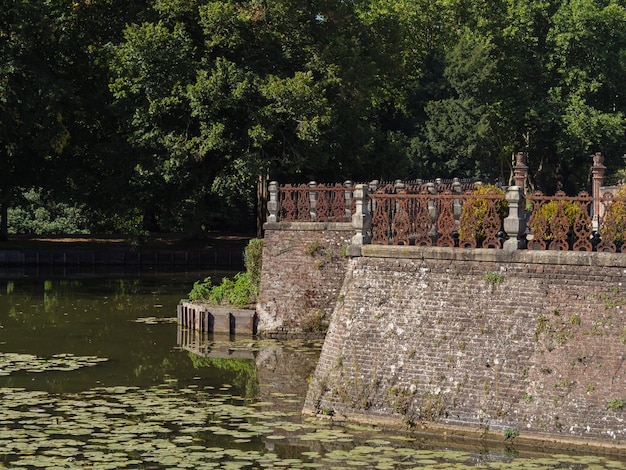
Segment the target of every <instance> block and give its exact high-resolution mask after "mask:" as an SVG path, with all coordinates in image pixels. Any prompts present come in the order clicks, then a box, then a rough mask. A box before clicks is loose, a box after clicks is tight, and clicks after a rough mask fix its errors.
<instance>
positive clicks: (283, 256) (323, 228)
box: [256, 222, 354, 336]
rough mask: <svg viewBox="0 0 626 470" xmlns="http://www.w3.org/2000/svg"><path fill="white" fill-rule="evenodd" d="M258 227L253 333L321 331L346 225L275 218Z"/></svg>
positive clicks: (342, 260) (338, 277)
mask: <svg viewBox="0 0 626 470" xmlns="http://www.w3.org/2000/svg"><path fill="white" fill-rule="evenodd" d="M264 228H265V241H264V245H263V273H262V276H261V284H260V291H259V300H258V302H257V307H256V311H257V314H258V317H259V323H258V330H257V331H258V333H259V334H260V335H265V336H282V335H290V336H293V335H297V334H300V333H307V334H315V333H318V334H323V333H324V332H325V331H326V328H327V327H328V324H329V322H330V317H331V314H332V311H333V309H334V307H335V303H336V301H337V299H338V297H339V290H340V289H341V286H342V284H343V278H344V276H345V273H346V268H347V263H348V258H347V257H346V256H345V250H346V248H347V245H348V243H349V241H350V238H351V237H352V236H353V235H354V230H353V228H352V225H351V224H348V223H307V222H292V223H289V222H281V223H276V224H265V227H264Z"/></svg>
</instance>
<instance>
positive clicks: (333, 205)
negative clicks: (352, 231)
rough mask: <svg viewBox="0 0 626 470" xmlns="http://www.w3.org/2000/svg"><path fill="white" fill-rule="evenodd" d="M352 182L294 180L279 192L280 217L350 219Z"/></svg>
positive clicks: (284, 219)
mask: <svg viewBox="0 0 626 470" xmlns="http://www.w3.org/2000/svg"><path fill="white" fill-rule="evenodd" d="M351 197H352V186H351V185H348V186H346V185H345V184H344V185H342V184H339V183H337V184H335V185H333V186H327V185H324V184H319V185H313V184H308V185H306V184H301V185H299V186H292V185H290V184H287V185H284V186H281V188H280V192H279V202H280V205H279V207H280V210H279V217H280V220H282V221H289V222H349V221H350V216H351V205H352V201H351Z"/></svg>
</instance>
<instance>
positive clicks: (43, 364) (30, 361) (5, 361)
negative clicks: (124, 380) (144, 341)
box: [0, 353, 108, 376]
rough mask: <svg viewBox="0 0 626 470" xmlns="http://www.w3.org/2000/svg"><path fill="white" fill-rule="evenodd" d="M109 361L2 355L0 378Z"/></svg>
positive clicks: (84, 358) (58, 355)
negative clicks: (17, 373)
mask: <svg viewBox="0 0 626 470" xmlns="http://www.w3.org/2000/svg"><path fill="white" fill-rule="evenodd" d="M107 360H108V359H106V358H102V357H96V356H75V355H73V354H55V355H53V356H50V357H39V356H35V355H33V354H21V353H0V376H3V375H4V376H6V375H11V374H13V373H15V372H50V371H72V370H77V369H81V368H83V367H91V366H95V365H97V364H99V363H101V362H106V361H107Z"/></svg>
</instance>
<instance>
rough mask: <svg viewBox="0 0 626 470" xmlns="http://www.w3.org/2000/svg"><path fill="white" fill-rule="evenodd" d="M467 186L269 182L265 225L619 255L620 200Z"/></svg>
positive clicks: (429, 242)
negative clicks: (321, 226) (330, 225)
mask: <svg viewBox="0 0 626 470" xmlns="http://www.w3.org/2000/svg"><path fill="white" fill-rule="evenodd" d="M520 165H521V163H520ZM598 166H599V164H598V163H597V164H596V166H595V167H594V168H596V167H598ZM522 181H523V178H521V177H520V178H518V181H516V182H522ZM467 185H468V183H464V184H461V183H460V182H459V181H458V180H452V181H451V182H450V183H446V184H437V183H426V184H421V183H420V184H405V183H403V182H401V181H396V182H394V183H387V184H384V185H382V184H380V183H379V182H377V181H373V182H371V183H369V184H360V185H355V184H354V183H352V182H350V181H346V182H345V183H343V184H339V183H338V184H334V185H324V184H317V183H315V182H311V183H309V184H303V185H298V186H292V185H289V184H287V185H284V186H280V187H279V186H278V183H276V182H272V183H271V184H270V197H269V200H268V210H269V215H268V222H278V221H283V222H352V224H353V227H354V229H355V231H356V236H355V238H353V243H354V240H356V239H358V240H361V242H360V243H362V244H367V243H372V244H382V245H413V246H439V247H458V248H492V249H500V248H503V247H504V248H505V249H507V250H511V249H512V250H515V249H524V248H527V249H529V250H561V251H601V252H611V253H621V252H625V253H626V198H624V197H614V196H613V195H612V194H611V193H608V192H607V193H604V194H603V195H601V196H596V197H593V196H592V195H590V194H588V193H586V192H581V193H579V194H578V195H577V196H573V197H570V196H567V195H566V194H565V193H563V192H557V193H556V194H555V195H554V196H546V195H544V194H542V193H541V192H535V193H534V194H530V195H526V196H524V194H523V191H522V188H521V187H520V186H513V187H510V188H509V189H508V190H507V192H506V195H505V193H504V192H503V191H502V190H499V189H495V187H494V188H493V189H489V187H485V186H481V185H480V184H478V185H476V184H474V189H473V190H465V191H463V190H464V189H465V188H467ZM481 187H482V188H483V189H482V190H476V189H477V188H481ZM487 189H489V190H487ZM462 191H463V192H462ZM594 191H595V189H594ZM617 194H620V195H621V192H620V193H617ZM357 195H358V196H357ZM505 242H506V243H505ZM622 246H623V247H624V248H623V250H622Z"/></svg>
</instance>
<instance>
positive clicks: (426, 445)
mask: <svg viewBox="0 0 626 470" xmlns="http://www.w3.org/2000/svg"><path fill="white" fill-rule="evenodd" d="M200 278H202V275H199V274H196V275H194V276H192V277H191V278H186V277H183V278H175V277H174V278H172V277H166V278H150V279H139V278H137V279H101V280H95V279H90V280H53V281H50V282H44V281H40V280H25V279H19V280H14V281H11V282H6V283H5V284H4V285H1V284H0V400H1V402H2V405H3V406H2V407H0V423H2V427H1V428H0V467H7V468H13V467H15V468H18V467H19V468H24V467H47V468H86V467H88V468H152V469H166V468H195V469H201V468H242V469H257V468H328V469H330V468H346V467H361V468H376V469H394V468H458V469H461V468H468V467H474V466H477V465H479V466H480V467H481V468H531V467H532V468H551V469H558V468H567V469H583V468H590V467H591V466H593V468H626V464H625V462H624V461H622V460H620V459H619V458H617V457H615V458H609V457H603V456H593V455H555V456H552V455H546V454H538V453H533V454H524V453H522V452H519V450H516V449H515V447H514V443H513V445H510V444H508V443H507V445H504V444H503V445H502V446H501V448H498V449H485V448H477V447H474V446H471V445H469V444H468V443H463V442H451V441H450V440H444V441H432V440H428V439H426V438H425V437H424V436H419V435H414V434H409V433H403V432H400V431H397V430H396V431H393V430H384V429H380V428H372V427H367V426H360V425H354V424H348V425H346V426H339V425H337V424H336V423H334V422H332V421H331V420H317V419H310V418H306V419H304V418H303V417H302V416H301V409H302V405H303V401H304V397H305V394H306V391H307V387H308V378H309V377H310V375H311V373H312V372H313V369H314V368H315V364H316V362H317V360H318V357H319V353H320V349H321V342H320V341H311V342H307V341H302V340H299V341H274V340H257V339H255V338H253V337H251V336H247V337H233V338H231V337H228V336H227V337H220V336H206V335H205V336H202V335H198V334H196V333H194V332H192V331H183V330H181V329H178V328H177V325H176V323H175V318H174V316H175V314H176V305H177V304H178V302H179V300H180V299H181V298H183V297H185V295H186V293H187V292H188V290H189V288H190V286H191V285H192V284H193V282H194V280H195V279H200ZM172 320H174V321H172Z"/></svg>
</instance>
